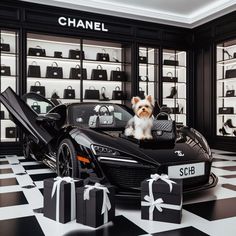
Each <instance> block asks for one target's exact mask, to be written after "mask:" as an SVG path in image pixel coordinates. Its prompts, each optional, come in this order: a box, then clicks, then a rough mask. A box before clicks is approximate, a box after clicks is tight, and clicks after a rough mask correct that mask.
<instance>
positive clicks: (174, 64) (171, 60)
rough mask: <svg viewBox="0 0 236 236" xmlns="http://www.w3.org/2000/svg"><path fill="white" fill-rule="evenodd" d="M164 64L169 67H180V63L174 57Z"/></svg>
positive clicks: (165, 60)
mask: <svg viewBox="0 0 236 236" xmlns="http://www.w3.org/2000/svg"><path fill="white" fill-rule="evenodd" d="M171 58H174V60H173V59H171ZM163 64H164V65H167V66H178V65H179V61H177V60H175V57H174V56H171V57H170V58H169V59H164V62H163Z"/></svg>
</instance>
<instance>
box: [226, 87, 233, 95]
mask: <svg viewBox="0 0 236 236" xmlns="http://www.w3.org/2000/svg"><path fill="white" fill-rule="evenodd" d="M226 88H227V90H226V94H225V96H226V97H235V90H234V89H233V86H232V89H229V88H228V86H226Z"/></svg>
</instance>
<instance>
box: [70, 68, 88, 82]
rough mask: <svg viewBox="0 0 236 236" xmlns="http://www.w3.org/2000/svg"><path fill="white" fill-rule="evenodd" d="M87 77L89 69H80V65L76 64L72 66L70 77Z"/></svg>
mask: <svg viewBox="0 0 236 236" xmlns="http://www.w3.org/2000/svg"><path fill="white" fill-rule="evenodd" d="M81 78H83V79H87V70H86V69H84V68H83V69H82V71H81V69H80V65H76V66H75V67H74V68H70V79H81Z"/></svg>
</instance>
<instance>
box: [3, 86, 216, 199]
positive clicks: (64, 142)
mask: <svg viewBox="0 0 236 236" xmlns="http://www.w3.org/2000/svg"><path fill="white" fill-rule="evenodd" d="M0 102H2V104H3V105H4V106H5V107H6V108H7V109H8V111H9V112H10V114H11V117H12V119H13V120H14V121H15V123H16V124H18V125H19V126H20V127H21V128H22V130H23V131H24V143H23V149H24V155H25V157H26V158H34V159H36V160H38V161H42V162H44V163H45V164H47V165H48V166H50V167H51V168H52V169H54V170H55V171H56V172H57V173H58V175H60V176H72V177H80V178H83V179H96V178H97V179H99V180H102V181H108V182H110V183H111V184H113V185H115V186H116V187H117V195H126V196H138V195H139V193H140V183H141V181H143V180H144V179H145V178H148V177H150V174H151V173H159V174H161V173H166V174H168V175H169V177H171V178H182V179H183V187H184V192H192V191H196V190H201V189H205V188H209V187H213V186H215V185H216V183H217V177H216V176H215V175H214V174H213V173H211V164H212V154H211V150H210V148H209V146H208V144H207V142H206V140H205V138H204V137H203V136H202V135H201V134H200V133H199V132H198V131H196V130H195V129H192V128H188V127H181V128H178V129H177V140H176V142H175V144H174V145H170V146H168V143H167V145H164V146H160V145H158V144H155V143H153V140H152V141H150V145H147V146H146V147H145V146H141V145H140V142H138V141H137V140H135V139H133V138H129V137H126V136H124V135H123V132H124V129H125V125H126V123H127V121H128V120H129V119H130V118H131V117H132V116H133V114H132V111H131V110H130V109H129V108H128V107H126V106H124V105H118V104H111V103H107V104H103V105H102V106H101V103H72V104H59V105H55V103H53V102H51V101H49V100H47V99H46V98H44V97H42V96H40V95H38V94H35V93H28V94H26V95H24V97H23V98H22V99H21V98H19V96H17V95H16V94H15V93H14V91H13V90H12V89H11V88H8V89H6V90H5V91H4V92H3V93H1V95H0ZM147 143H148V141H147Z"/></svg>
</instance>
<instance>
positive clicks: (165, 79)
mask: <svg viewBox="0 0 236 236" xmlns="http://www.w3.org/2000/svg"><path fill="white" fill-rule="evenodd" d="M168 75H169V76H168ZM162 82H174V83H177V82H178V77H175V76H173V74H172V72H168V73H167V75H166V76H162Z"/></svg>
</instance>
